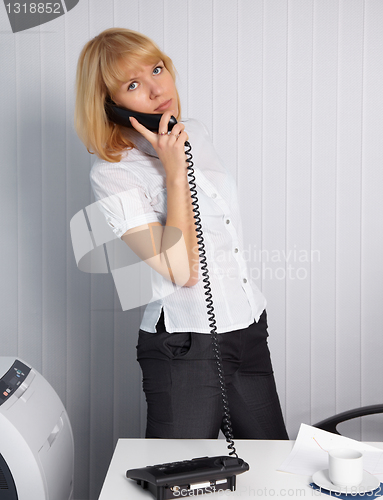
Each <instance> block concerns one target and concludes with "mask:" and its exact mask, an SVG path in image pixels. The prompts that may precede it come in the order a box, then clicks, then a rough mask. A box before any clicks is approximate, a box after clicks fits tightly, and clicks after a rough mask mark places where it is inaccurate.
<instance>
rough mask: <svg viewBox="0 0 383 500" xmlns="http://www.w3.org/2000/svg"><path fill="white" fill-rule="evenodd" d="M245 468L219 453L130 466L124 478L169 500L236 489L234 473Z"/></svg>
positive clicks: (158, 497) (239, 459)
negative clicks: (210, 455) (138, 466)
mask: <svg viewBox="0 0 383 500" xmlns="http://www.w3.org/2000/svg"><path fill="white" fill-rule="evenodd" d="M248 470H249V464H247V463H246V462H244V461H243V460H242V459H241V458H235V457H228V456H218V457H201V458H193V459H192V460H184V461H182V462H172V463H165V464H158V465H149V466H148V467H143V468H142V469H130V470H128V471H127V472H126V477H128V478H130V479H133V480H135V481H136V482H137V484H138V485H140V486H141V487H142V488H143V489H148V490H149V491H150V492H151V493H152V494H153V495H154V496H155V497H156V499H157V500H168V499H170V498H179V497H181V498H182V497H185V496H194V495H200V494H203V493H214V492H218V491H223V490H231V491H235V487H236V475H237V474H241V473H242V472H246V471H248Z"/></svg>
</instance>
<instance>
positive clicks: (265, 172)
mask: <svg viewBox="0 0 383 500" xmlns="http://www.w3.org/2000/svg"><path fill="white" fill-rule="evenodd" d="M287 11H288V4H287V2H285V1H284V0H272V1H271V2H264V5H263V12H264V16H263V23H264V24H263V138H262V139H263V147H262V154H263V169H262V191H263V192H262V202H263V207H262V252H263V253H262V266H263V267H262V291H263V293H264V294H265V296H266V298H267V301H268V306H267V310H268V324H269V333H270V339H269V344H270V347H271V353H272V361H273V363H274V365H275V372H276V381H277V386H278V388H279V393H280V398H281V404H282V407H283V408H284V409H285V408H286V404H287V401H286V391H287V388H286V281H285V280H284V279H280V278H281V276H282V278H283V274H284V272H285V269H286V266H285V262H284V261H283V252H284V250H285V248H286V162H287V158H286V146H287V145H286V135H287V128H286V124H287V103H286V99H287V21H288V18H287ZM287 423H288V424H289V422H288V421H287Z"/></svg>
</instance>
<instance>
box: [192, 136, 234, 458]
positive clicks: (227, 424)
mask: <svg viewBox="0 0 383 500" xmlns="http://www.w3.org/2000/svg"><path fill="white" fill-rule="evenodd" d="M185 147H186V148H187V149H185V154H186V161H187V163H188V166H187V169H188V170H189V172H188V177H190V180H189V186H190V193H191V198H192V199H193V202H192V205H193V206H194V208H193V212H194V219H195V226H196V232H197V238H198V246H199V257H200V262H201V269H202V270H203V272H202V275H203V276H204V279H203V280H202V281H204V282H205V285H204V288H205V290H206V292H205V295H206V305H207V314H208V316H209V323H210V324H209V326H210V328H211V332H210V333H211V339H212V345H213V351H214V357H215V360H216V362H217V368H218V379H219V385H220V389H221V395H222V404H223V423H224V434H225V438H226V441H227V443H229V444H228V446H227V447H228V449H229V450H231V451H230V452H229V455H234V456H235V457H236V458H238V455H237V452H236V450H235V447H234V439H233V430H232V427H231V418H230V409H229V402H228V400H227V391H226V384H225V375H224V372H223V365H222V357H221V350H220V348H219V345H218V337H217V327H216V321H215V314H214V306H213V300H212V294H211V287H210V280H209V271H208V269H207V264H206V252H205V244H204V239H203V232H202V226H201V218H200V215H201V214H200V211H199V206H198V198H197V190H196V184H195V182H194V181H195V177H194V169H193V166H194V163H193V159H192V158H193V155H192V154H191V149H192V148H191V145H190V143H189V142H188V141H186V142H185Z"/></svg>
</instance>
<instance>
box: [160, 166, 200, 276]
mask: <svg viewBox="0 0 383 500" xmlns="http://www.w3.org/2000/svg"><path fill="white" fill-rule="evenodd" d="M166 188H167V219H166V226H165V228H164V232H163V236H162V245H161V249H169V250H167V251H166V252H163V251H162V250H161V257H162V258H167V259H168V262H167V265H168V267H169V268H170V269H169V271H170V272H171V273H172V275H173V278H174V281H175V282H176V283H178V282H181V283H182V282H185V280H186V279H187V282H186V283H185V285H184V286H193V285H195V284H196V283H197V282H198V268H199V253H198V243H197V232H196V229H195V222H194V212H193V205H192V198H191V193H190V186H189V182H188V178H187V170H186V166H185V169H184V170H177V171H173V172H171V173H169V172H168V173H167V176H166ZM172 228H178V229H180V230H181V231H182V238H181V240H179V241H178V243H177V244H175V245H174V237H175V232H174V230H172ZM177 233H178V232H177ZM185 250H186V251H185ZM165 256H166V257H165Z"/></svg>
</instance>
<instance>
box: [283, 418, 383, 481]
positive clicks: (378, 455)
mask: <svg viewBox="0 0 383 500" xmlns="http://www.w3.org/2000/svg"><path fill="white" fill-rule="evenodd" d="M332 448H352V449H354V450H359V451H361V452H363V468H364V470H366V471H367V472H369V473H370V474H374V475H375V476H376V477H377V478H378V479H379V480H380V481H383V450H380V449H379V448H375V447H374V446H370V445H367V444H364V443H361V442H360V441H356V440H354V439H350V438H346V437H344V436H339V435H337V434H332V433H331V432H326V431H323V430H321V429H317V428H316V427H312V426H311V425H307V424H301V426H300V429H299V433H298V436H297V439H296V441H295V445H294V448H293V449H292V450H291V452H290V454H289V456H288V457H287V458H286V460H285V461H284V462H283V464H282V465H281V466H280V468H279V469H278V470H280V471H284V472H292V473H293V474H304V475H310V476H312V475H313V474H314V473H315V472H317V471H319V470H323V469H327V468H328V452H329V451H330V450H331V449H332Z"/></svg>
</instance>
